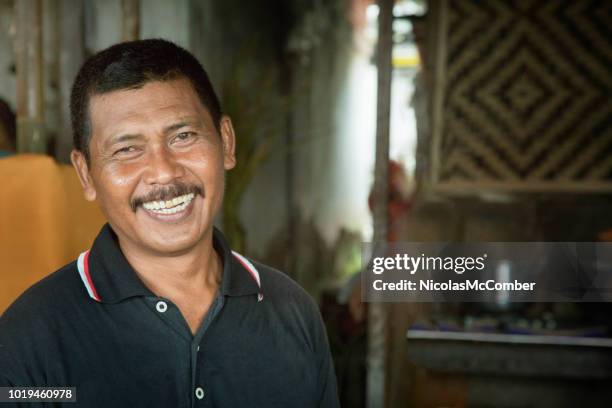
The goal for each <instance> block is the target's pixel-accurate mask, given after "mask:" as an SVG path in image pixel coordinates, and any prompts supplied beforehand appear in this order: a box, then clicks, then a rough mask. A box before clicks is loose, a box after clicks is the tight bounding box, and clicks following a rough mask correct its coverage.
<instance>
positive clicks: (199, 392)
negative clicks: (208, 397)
mask: <svg viewBox="0 0 612 408" xmlns="http://www.w3.org/2000/svg"><path fill="white" fill-rule="evenodd" d="M195 395H196V398H197V399H199V400H201V399H202V398H204V390H203V389H202V387H198V388H196V389H195Z"/></svg>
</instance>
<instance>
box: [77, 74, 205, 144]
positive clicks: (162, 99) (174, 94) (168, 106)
mask: <svg viewBox="0 0 612 408" xmlns="http://www.w3.org/2000/svg"><path fill="white" fill-rule="evenodd" d="M89 115H90V121H91V131H92V141H93V140H94V139H98V140H99V139H104V138H107V137H110V136H112V135H114V134H117V133H120V132H130V133H133V132H138V133H143V132H146V131H148V130H155V129H156V127H157V126H159V127H163V126H166V125H168V123H169V122H172V121H175V120H177V119H180V118H184V117H190V118H194V119H197V120H199V121H200V122H201V124H202V125H203V126H209V125H211V124H212V118H211V116H210V114H209V112H208V109H206V108H205V107H204V105H203V104H202V102H201V101H200V98H199V97H198V95H197V93H196V92H195V90H194V89H193V86H192V85H191V82H189V80H187V79H183V78H180V79H174V80H170V81H163V82H162V81H152V82H148V83H146V84H145V85H143V86H142V87H141V88H137V89H122V90H118V91H112V92H107V93H104V94H101V95H93V96H92V97H91V99H90V101H89Z"/></svg>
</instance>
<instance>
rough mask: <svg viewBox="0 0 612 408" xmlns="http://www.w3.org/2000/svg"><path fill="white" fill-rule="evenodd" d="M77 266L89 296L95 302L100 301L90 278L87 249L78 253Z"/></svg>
mask: <svg viewBox="0 0 612 408" xmlns="http://www.w3.org/2000/svg"><path fill="white" fill-rule="evenodd" d="M77 268H78V270H79V275H80V276H81V280H82V281H83V284H84V285H85V289H87V293H88V294H89V297H91V298H92V299H93V300H95V301H96V302H100V296H98V292H97V291H96V288H95V287H94V285H93V281H92V280H91V275H90V274H89V250H87V251H85V252H83V253H82V254H81V255H79V258H78V259H77Z"/></svg>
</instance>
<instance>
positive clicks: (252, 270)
mask: <svg viewBox="0 0 612 408" xmlns="http://www.w3.org/2000/svg"><path fill="white" fill-rule="evenodd" d="M232 254H233V255H234V256H235V257H236V258H237V259H238V261H240V263H241V264H242V266H244V267H245V269H246V270H247V271H249V273H250V274H251V276H252V277H253V279H254V280H255V283H257V287H258V288H259V293H258V294H257V301H258V302H261V301H262V300H263V293H262V292H261V280H260V278H259V271H258V270H257V268H255V266H254V265H253V264H252V263H251V261H249V260H248V259H247V258H246V257H244V256H242V255H240V254H239V253H238V252H236V251H232Z"/></svg>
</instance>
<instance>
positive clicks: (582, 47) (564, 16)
mask: <svg viewBox="0 0 612 408" xmlns="http://www.w3.org/2000/svg"><path fill="white" fill-rule="evenodd" d="M432 3H433V4H432V9H436V10H435V11H434V15H437V16H438V20H437V21H438V25H437V29H438V30H439V31H438V33H437V40H436V41H437V42H436V48H437V49H436V53H435V54H436V55H437V58H436V64H435V65H434V67H435V69H436V70H435V76H434V78H435V82H434V86H435V87H437V89H436V90H435V91H436V92H435V93H434V105H433V108H434V110H433V112H434V114H433V118H434V121H433V146H432V148H433V152H434V153H433V156H432V163H433V166H434V168H433V171H432V174H433V178H434V185H435V187H437V188H439V189H440V190H445V189H446V190H457V189H459V190H461V189H466V188H467V189H473V190H482V189H485V190H486V189H487V188H491V189H506V190H508V189H509V190H518V191H522V190H531V191H550V190H553V191H554V190H570V191H580V190H582V191H589V190H591V191H612V2H611V1H606V0H591V1H586V0H546V1H542V0H514V1H510V0H482V1H478V0H439V1H433V2H432ZM436 112H437V114H436Z"/></svg>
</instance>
